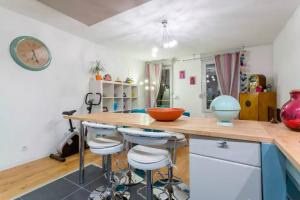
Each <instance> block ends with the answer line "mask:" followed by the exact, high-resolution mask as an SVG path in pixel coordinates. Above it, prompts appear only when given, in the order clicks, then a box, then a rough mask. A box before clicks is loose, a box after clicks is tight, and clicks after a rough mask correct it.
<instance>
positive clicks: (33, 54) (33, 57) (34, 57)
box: [31, 49, 39, 63]
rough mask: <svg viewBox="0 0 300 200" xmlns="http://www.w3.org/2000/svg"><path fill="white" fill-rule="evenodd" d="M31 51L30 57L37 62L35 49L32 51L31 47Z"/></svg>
mask: <svg viewBox="0 0 300 200" xmlns="http://www.w3.org/2000/svg"><path fill="white" fill-rule="evenodd" d="M31 51H32V58H31V59H32V60H33V59H35V61H36V62H37V63H39V60H38V59H37V57H36V54H35V51H34V50H33V49H32V50H31Z"/></svg>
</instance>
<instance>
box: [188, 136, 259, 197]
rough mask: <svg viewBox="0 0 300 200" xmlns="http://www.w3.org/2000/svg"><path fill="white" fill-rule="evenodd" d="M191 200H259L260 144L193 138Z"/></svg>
mask: <svg viewBox="0 0 300 200" xmlns="http://www.w3.org/2000/svg"><path fill="white" fill-rule="evenodd" d="M189 155H190V195H191V200H198V199H209V200H220V199H224V200H262V181H261V180H262V179H261V162H260V160H261V155H260V144H259V143H253V142H244V141H236V140H228V139H219V138H206V137H197V136H193V137H191V139H190V154H189Z"/></svg>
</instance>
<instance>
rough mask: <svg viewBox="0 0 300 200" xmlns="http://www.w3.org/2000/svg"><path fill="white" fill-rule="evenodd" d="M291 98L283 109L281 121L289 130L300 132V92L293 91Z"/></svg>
mask: <svg viewBox="0 0 300 200" xmlns="http://www.w3.org/2000/svg"><path fill="white" fill-rule="evenodd" d="M290 96H291V99H290V100H289V101H288V102H286V103H285V104H284V105H283V107H282V109H281V112H280V116H281V120H282V122H283V123H284V124H285V125H286V126H287V127H288V128H290V129H292V130H295V131H300V90H292V91H291V92H290Z"/></svg>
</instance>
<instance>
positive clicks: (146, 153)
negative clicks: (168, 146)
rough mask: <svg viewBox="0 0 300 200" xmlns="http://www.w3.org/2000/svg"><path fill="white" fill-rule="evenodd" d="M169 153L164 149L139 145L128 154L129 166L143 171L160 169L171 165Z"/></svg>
mask: <svg viewBox="0 0 300 200" xmlns="http://www.w3.org/2000/svg"><path fill="white" fill-rule="evenodd" d="M170 161H171V160H170V156H169V152H168V151H166V150H163V149H158V148H152V147H147V146H142V145H137V146H135V147H133V148H131V149H130V150H129V152H128V162H129V164H130V165H131V166H132V167H134V168H138V169H142V170H155V169H160V168H163V167H165V166H168V165H170V164H171V162H170Z"/></svg>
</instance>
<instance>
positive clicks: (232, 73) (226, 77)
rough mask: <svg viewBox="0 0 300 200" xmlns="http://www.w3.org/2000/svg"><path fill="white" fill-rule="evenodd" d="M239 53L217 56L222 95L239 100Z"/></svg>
mask: <svg viewBox="0 0 300 200" xmlns="http://www.w3.org/2000/svg"><path fill="white" fill-rule="evenodd" d="M239 55H240V53H239V52H236V53H227V54H224V55H217V56H215V62H216V69H217V76H218V81H219V83H220V88H221V93H222V95H230V96H233V97H235V98H236V99H238V95H239V74H240V62H239Z"/></svg>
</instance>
